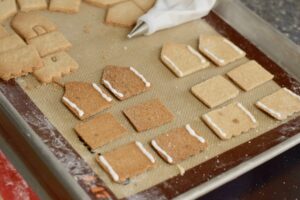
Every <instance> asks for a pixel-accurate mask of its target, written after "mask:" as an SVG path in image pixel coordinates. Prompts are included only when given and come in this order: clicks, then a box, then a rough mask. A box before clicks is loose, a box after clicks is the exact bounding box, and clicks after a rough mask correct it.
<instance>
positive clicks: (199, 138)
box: [185, 124, 205, 143]
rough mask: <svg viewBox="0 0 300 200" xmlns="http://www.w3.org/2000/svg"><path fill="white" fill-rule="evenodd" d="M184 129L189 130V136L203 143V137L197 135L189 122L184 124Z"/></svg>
mask: <svg viewBox="0 0 300 200" xmlns="http://www.w3.org/2000/svg"><path fill="white" fill-rule="evenodd" d="M185 129H186V130H187V131H188V132H189V134H190V135H191V136H193V137H195V138H197V140H199V142H201V143H205V139H204V138H203V137H201V136H200V135H198V134H197V133H196V132H195V131H194V130H193V129H192V127H191V126H190V125H189V124H187V125H185Z"/></svg>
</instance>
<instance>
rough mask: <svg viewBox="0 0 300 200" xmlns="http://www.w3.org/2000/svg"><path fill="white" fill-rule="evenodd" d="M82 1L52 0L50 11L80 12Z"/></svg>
mask: <svg viewBox="0 0 300 200" xmlns="http://www.w3.org/2000/svg"><path fill="white" fill-rule="evenodd" d="M80 4H81V0H50V4H49V10H50V11H55V12H64V13H69V14H72V13H77V12H79V8H80Z"/></svg>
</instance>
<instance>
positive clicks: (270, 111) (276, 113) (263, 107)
mask: <svg viewBox="0 0 300 200" xmlns="http://www.w3.org/2000/svg"><path fill="white" fill-rule="evenodd" d="M256 105H257V106H258V107H260V108H261V109H263V110H264V111H266V112H268V113H270V114H271V115H273V116H274V117H275V118H277V119H282V116H281V113H279V112H276V111H275V110H273V109H271V108H269V107H268V106H266V105H265V104H263V103H262V102H260V101H258V102H257V103H256Z"/></svg>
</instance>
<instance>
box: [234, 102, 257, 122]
mask: <svg viewBox="0 0 300 200" xmlns="http://www.w3.org/2000/svg"><path fill="white" fill-rule="evenodd" d="M237 106H238V107H239V108H240V109H242V110H243V111H244V112H245V113H246V115H248V117H249V118H250V119H251V121H252V122H253V123H254V124H256V123H257V121H256V119H255V117H254V116H253V115H252V114H251V113H250V112H249V111H248V110H247V109H246V108H245V107H244V106H243V105H242V104H241V103H237Z"/></svg>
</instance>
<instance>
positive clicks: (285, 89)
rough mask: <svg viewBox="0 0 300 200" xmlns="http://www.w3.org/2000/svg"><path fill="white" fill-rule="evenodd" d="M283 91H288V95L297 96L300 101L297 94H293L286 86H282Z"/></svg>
mask: <svg viewBox="0 0 300 200" xmlns="http://www.w3.org/2000/svg"><path fill="white" fill-rule="evenodd" d="M283 90H284V91H286V92H288V93H289V94H290V95H292V96H293V97H295V98H297V99H298V100H299V101H300V96H298V95H297V94H295V93H294V92H292V91H290V90H289V89H287V88H283Z"/></svg>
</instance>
